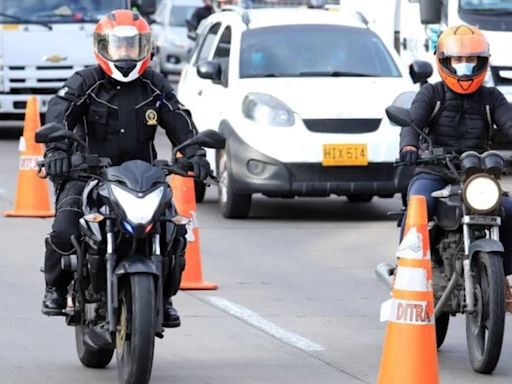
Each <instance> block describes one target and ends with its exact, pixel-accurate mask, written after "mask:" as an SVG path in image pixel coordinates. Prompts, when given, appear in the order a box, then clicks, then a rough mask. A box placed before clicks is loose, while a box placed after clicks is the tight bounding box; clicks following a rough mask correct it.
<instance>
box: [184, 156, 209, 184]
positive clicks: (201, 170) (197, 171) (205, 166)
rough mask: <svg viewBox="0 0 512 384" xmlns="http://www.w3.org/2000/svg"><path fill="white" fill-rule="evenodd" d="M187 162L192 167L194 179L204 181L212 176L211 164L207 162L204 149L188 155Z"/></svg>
mask: <svg viewBox="0 0 512 384" xmlns="http://www.w3.org/2000/svg"><path fill="white" fill-rule="evenodd" d="M187 160H188V161H189V163H190V164H191V166H192V170H193V172H194V177H195V178H196V179H199V180H201V181H204V180H205V179H206V178H207V177H208V175H209V174H210V163H209V162H208V160H206V152H205V150H204V149H198V150H197V151H196V152H195V153H193V154H191V155H188V156H187Z"/></svg>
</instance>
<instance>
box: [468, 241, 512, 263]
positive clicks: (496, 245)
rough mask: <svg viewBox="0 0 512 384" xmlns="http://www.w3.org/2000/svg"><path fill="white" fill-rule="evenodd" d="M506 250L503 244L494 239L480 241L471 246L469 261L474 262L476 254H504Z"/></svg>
mask: <svg viewBox="0 0 512 384" xmlns="http://www.w3.org/2000/svg"><path fill="white" fill-rule="evenodd" d="M504 251H505V249H504V248H503V244H501V242H499V241H498V240H494V239H478V240H476V241H474V242H473V243H471V244H470V245H469V255H468V256H469V261H470V262H471V261H472V260H473V255H474V254H475V253H476V252H486V253H490V252H499V253H500V254H503V252H504Z"/></svg>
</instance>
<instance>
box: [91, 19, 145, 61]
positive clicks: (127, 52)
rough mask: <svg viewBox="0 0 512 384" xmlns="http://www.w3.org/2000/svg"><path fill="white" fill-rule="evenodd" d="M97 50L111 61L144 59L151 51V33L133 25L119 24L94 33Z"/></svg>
mask: <svg viewBox="0 0 512 384" xmlns="http://www.w3.org/2000/svg"><path fill="white" fill-rule="evenodd" d="M94 45H95V48H96V51H97V52H98V53H99V54H100V55H101V56H103V57H104V58H105V59H106V60H109V61H125V60H134V61H140V60H143V59H144V58H145V57H147V56H148V55H149V54H150V53H151V33H149V32H146V33H139V31H138V30H137V28H135V27H132V26H119V27H115V28H113V29H112V30H110V31H108V32H106V33H95V34H94Z"/></svg>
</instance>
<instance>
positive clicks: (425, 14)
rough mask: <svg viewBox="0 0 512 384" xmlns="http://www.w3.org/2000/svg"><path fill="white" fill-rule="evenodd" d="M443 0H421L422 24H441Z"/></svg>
mask: <svg viewBox="0 0 512 384" xmlns="http://www.w3.org/2000/svg"><path fill="white" fill-rule="evenodd" d="M441 5H442V1H441V0H420V19H421V24H439V23H440V22H441Z"/></svg>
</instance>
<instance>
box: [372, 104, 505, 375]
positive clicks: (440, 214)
mask: <svg viewBox="0 0 512 384" xmlns="http://www.w3.org/2000/svg"><path fill="white" fill-rule="evenodd" d="M386 114H387V116H388V118H389V119H390V120H391V121H392V122H393V123H395V124H397V125H400V126H403V127H404V126H411V127H413V128H414V129H416V130H417V131H418V133H419V134H420V136H421V138H422V141H423V144H424V145H420V147H426V150H424V151H420V158H419V159H418V165H421V166H434V167H436V169H439V170H443V172H444V174H445V176H446V177H447V180H452V182H449V183H448V184H447V186H446V187H445V188H443V189H442V190H439V191H435V192H433V193H432V196H433V197H435V198H436V199H437V204H436V211H435V212H434V215H433V222H431V223H429V237H430V245H431V246H430V247H431V258H432V281H433V286H434V301H435V325H436V336H437V346H438V348H439V347H440V346H441V345H442V344H443V342H444V339H445V337H446V333H447V331H448V324H449V320H450V316H455V315H456V314H459V313H463V314H465V315H466V341H467V346H468V352H469V359H470V362H471V366H472V368H473V369H474V370H475V371H476V372H479V373H491V372H492V371H493V370H494V369H495V367H496V365H497V363H498V360H499V357H500V353H501V348H502V343H503V333H504V326H505V298H504V285H505V281H504V279H505V277H504V271H503V252H504V249H503V245H502V243H501V242H500V238H499V226H500V224H501V220H502V209H501V204H500V203H501V197H502V194H503V192H502V188H501V185H500V181H499V179H500V177H501V176H502V175H503V174H504V173H505V171H506V168H507V165H508V161H505V159H504V158H503V156H502V155H501V154H500V153H499V152H496V151H488V152H485V153H483V154H478V153H476V152H473V151H469V152H465V153H463V154H462V155H460V156H459V155H457V154H453V153H451V154H448V153H445V152H444V151H443V149H442V148H434V147H433V145H432V142H431V141H430V138H429V137H428V136H426V135H425V133H423V132H422V131H421V130H419V129H418V128H417V127H415V126H414V125H413V124H412V122H411V119H410V114H409V110H407V109H404V108H400V107H395V106H392V107H388V108H387V109H386ZM403 213H404V210H403V212H402V214H401V215H400V216H401V217H400V220H403V219H404V218H403ZM376 272H377V275H378V277H380V278H382V279H383V280H385V281H386V282H387V283H388V284H391V281H392V280H391V279H390V273H389V272H390V269H389V268H386V267H385V265H383V264H381V265H379V266H378V267H377V270H376Z"/></svg>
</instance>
